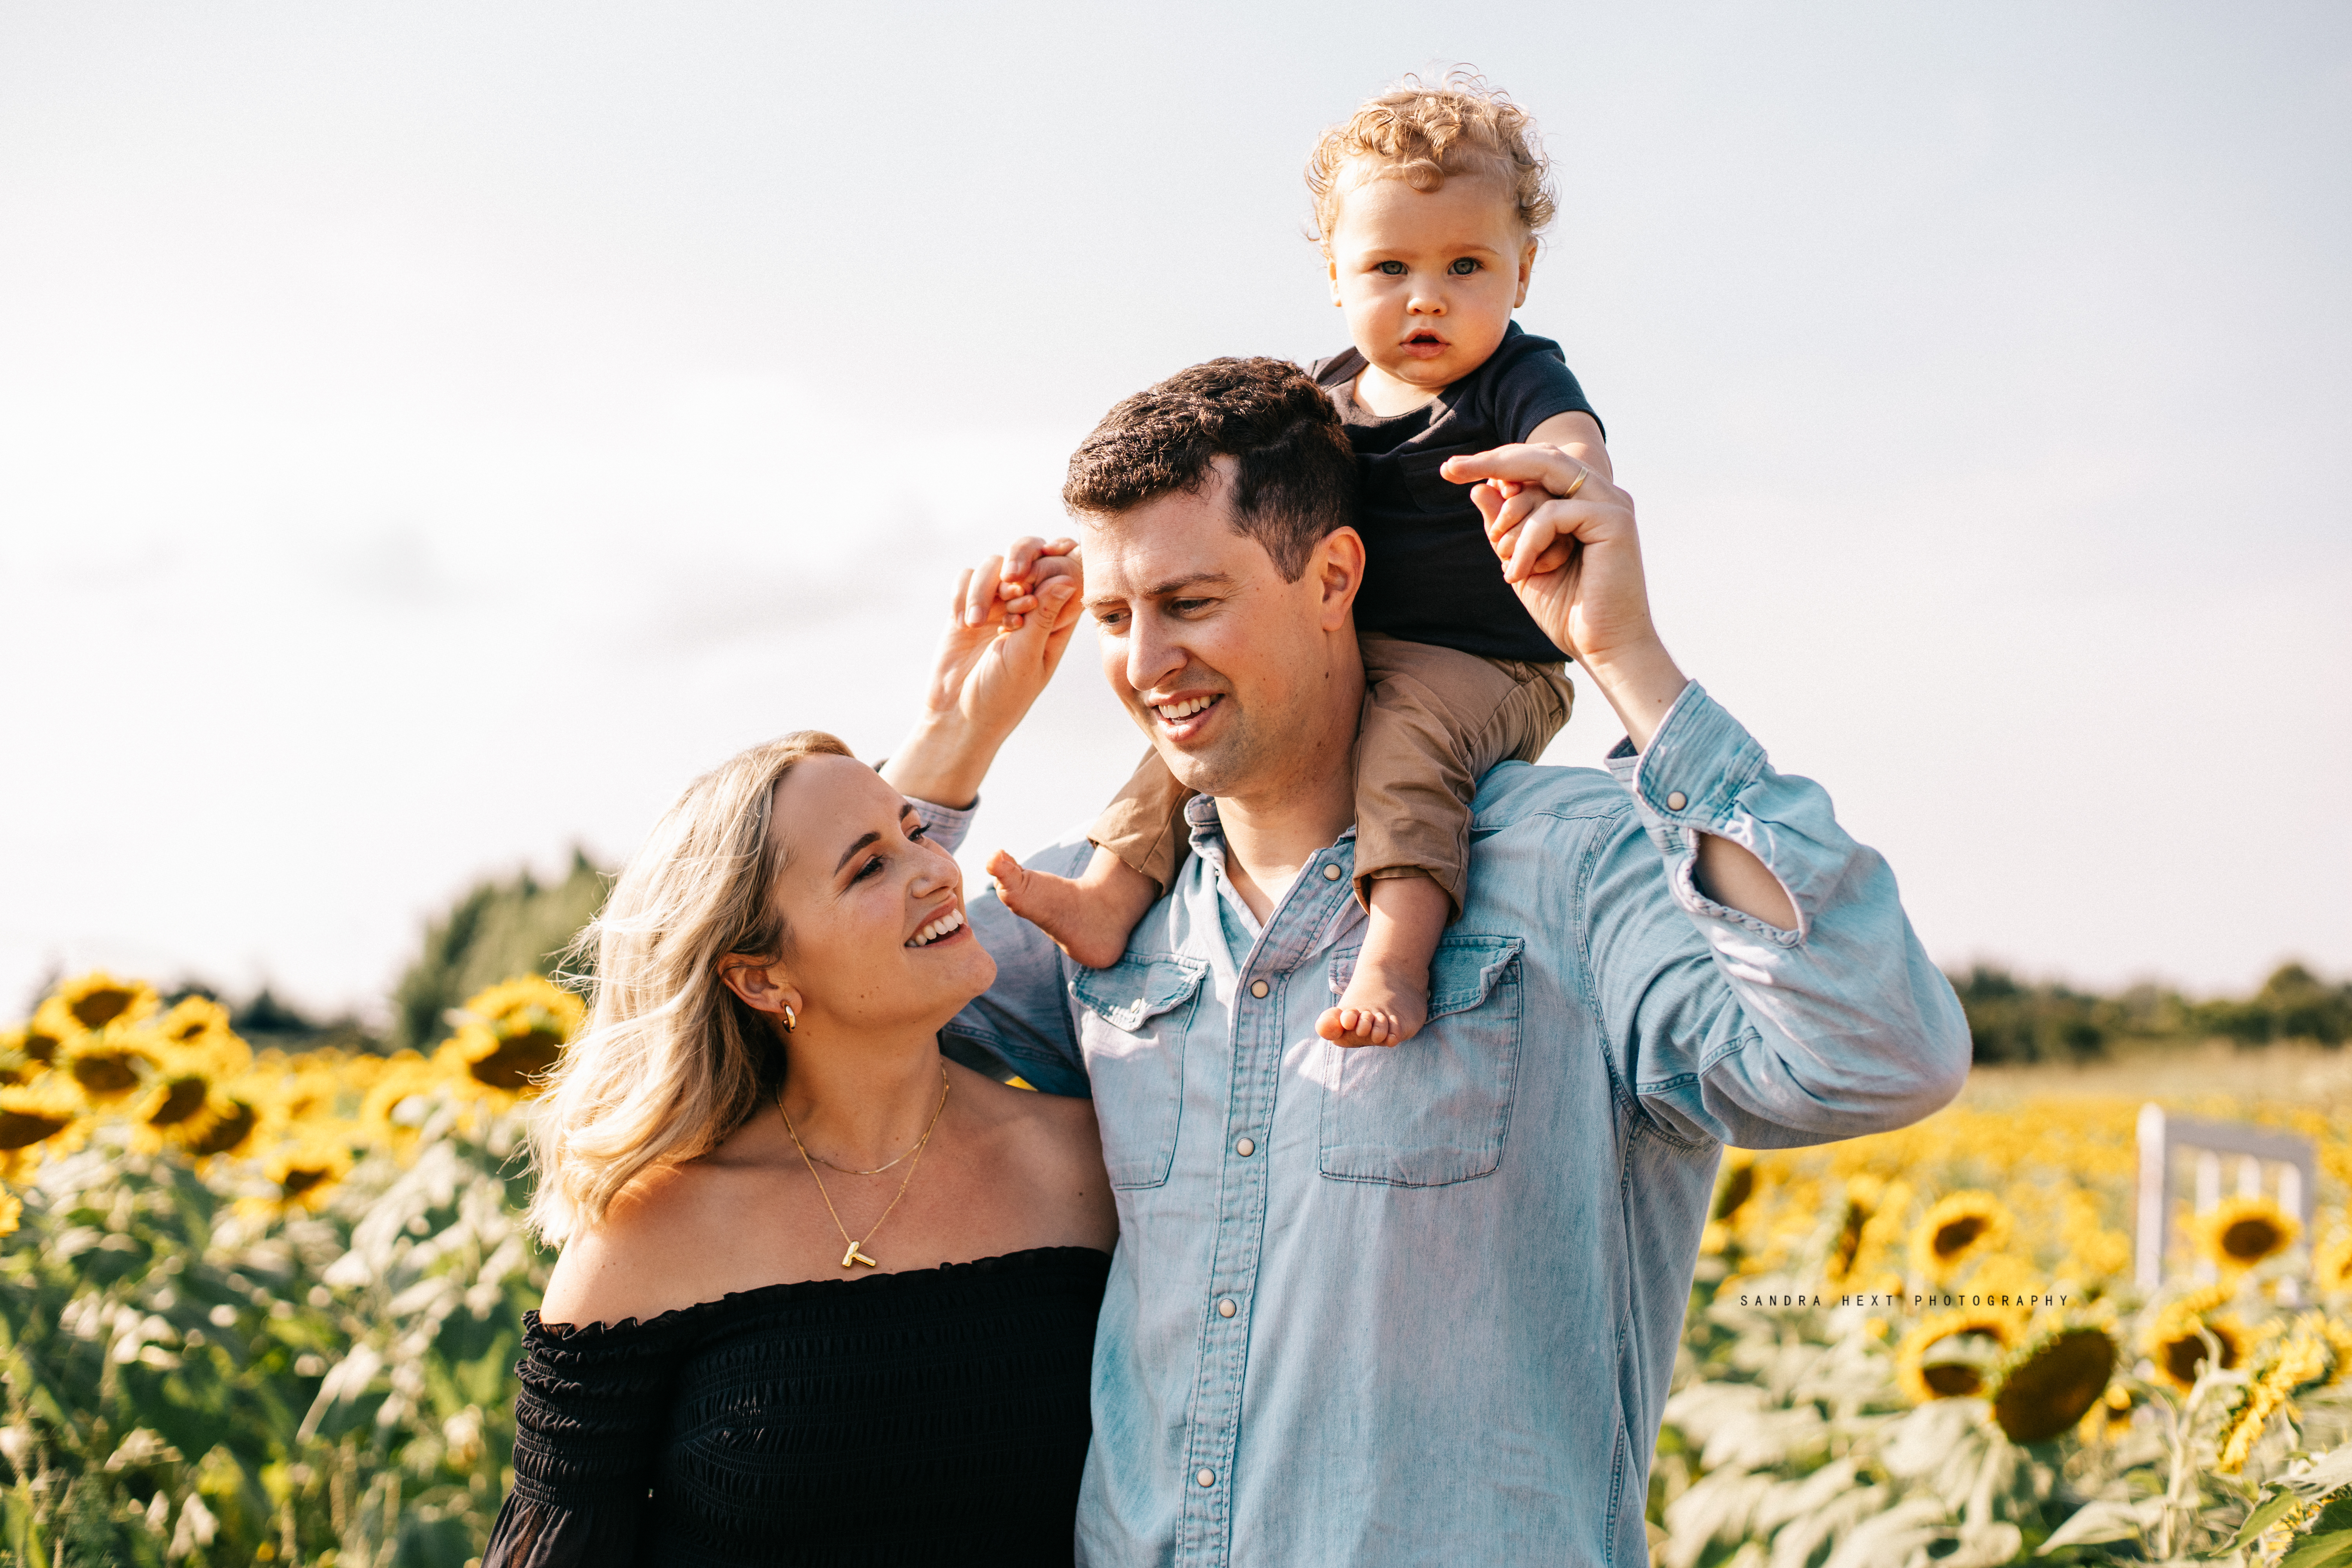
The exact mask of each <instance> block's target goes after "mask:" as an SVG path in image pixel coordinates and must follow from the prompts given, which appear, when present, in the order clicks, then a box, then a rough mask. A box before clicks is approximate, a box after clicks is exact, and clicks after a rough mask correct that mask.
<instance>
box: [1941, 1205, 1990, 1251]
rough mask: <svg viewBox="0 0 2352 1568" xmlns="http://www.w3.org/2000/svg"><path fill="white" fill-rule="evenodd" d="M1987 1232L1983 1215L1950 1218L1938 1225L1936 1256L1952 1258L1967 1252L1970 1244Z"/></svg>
mask: <svg viewBox="0 0 2352 1568" xmlns="http://www.w3.org/2000/svg"><path fill="white" fill-rule="evenodd" d="M1984 1233H1985V1219H1984V1216H1983V1215H1973V1214H1972V1215H1963V1216H1961V1217H1960V1218H1958V1219H1955V1220H1948V1221H1946V1222H1945V1223H1944V1224H1942V1225H1940V1226H1937V1227H1936V1256H1937V1257H1938V1258H1952V1257H1956V1256H1958V1254H1960V1253H1962V1252H1965V1251H1967V1250H1968V1248H1969V1244H1970V1243H1971V1242H1973V1241H1975V1240H1976V1238H1977V1237H1980V1236H1982V1235H1983V1234H1984Z"/></svg>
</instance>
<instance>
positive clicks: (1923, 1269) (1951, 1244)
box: [1911, 1192, 2010, 1280]
mask: <svg viewBox="0 0 2352 1568" xmlns="http://www.w3.org/2000/svg"><path fill="white" fill-rule="evenodd" d="M2009 1232H2010V1216H2009V1209H2008V1206H2007V1205H2004V1204H2003V1203H2002V1202H2001V1201H2000V1199H1999V1198H1997V1197H1995V1196H1993V1195H1992V1194H1990V1193H1985V1192H1965V1193H1954V1194H1951V1195H1950V1196H1949V1197H1948V1198H1946V1199H1944V1200H1943V1201H1942V1202H1941V1203H1939V1204H1937V1205H1936V1206H1935V1207H1934V1208H1932V1209H1929V1210H1928V1211H1927V1218H1926V1219H1923V1220H1921V1221H1920V1222H1919V1228H1918V1229H1916V1230H1915V1231H1913V1232H1912V1233H1911V1264H1912V1267H1913V1268H1916V1269H1917V1270H1918V1271H1919V1272H1920V1273H1921V1274H1924V1275H1926V1276H1927V1278H1928V1279H1936V1280H1945V1279H1950V1278H1951V1277H1952V1276H1953V1275H1954V1274H1956V1273H1958V1271H1959V1269H1960V1267H1961V1265H1963V1264H1965V1263H1967V1262H1968V1261H1969V1259H1970V1258H1975V1257H1977V1256H1979V1254H1982V1253H1987V1252H1999V1251H2000V1249H2001V1248H2002V1247H2006V1246H2008V1245H2009Z"/></svg>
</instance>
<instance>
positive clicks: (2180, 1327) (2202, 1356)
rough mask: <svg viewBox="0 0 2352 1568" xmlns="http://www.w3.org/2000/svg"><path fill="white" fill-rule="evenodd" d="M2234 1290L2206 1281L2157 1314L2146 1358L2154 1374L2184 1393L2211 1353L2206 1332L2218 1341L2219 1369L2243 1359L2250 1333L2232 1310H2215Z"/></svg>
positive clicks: (2224, 1369)
mask: <svg viewBox="0 0 2352 1568" xmlns="http://www.w3.org/2000/svg"><path fill="white" fill-rule="evenodd" d="M2236 1293H2237V1292H2236V1290H2235V1289H2234V1288H2233V1287H2231V1286H2228V1285H2209V1286H2207V1287H2205V1288H2204V1289H2201V1290H2191V1291H2189V1293H2188V1294H2187V1295H2184V1296H2180V1297H2177V1298H2175V1299H2174V1300H2173V1301H2172V1303H2171V1305H2169V1306H2168V1307H2166V1308H2165V1309H2164V1310H2163V1311H2162V1312H2160V1313H2158V1315H2157V1319H2156V1321H2155V1323H2154V1324H2153V1325H2152V1326H2151V1327H2150V1328H2149V1330H2148V1334H2147V1353H2148V1359H2149V1360H2151V1361H2153V1362H2154V1363H2156V1374H2157V1376H2158V1377H2160V1378H2162V1379H2164V1380H2165V1381H2166V1382H2167V1383H2169V1384H2172V1385H2173V1386H2174V1387H2175V1388H2178V1389H2179V1390H2180V1391H2181V1392H2182V1393H2184V1394H2185V1393H2187V1392H2188V1391H2189V1389H2191V1388H2193V1387H2195V1386H2196V1384H2197V1373H2199V1371H2200V1370H2201V1369H2202V1367H2203V1366H2204V1363H2206V1362H2207V1361H2208V1360H2210V1359H2211V1356H2212V1353H2213V1352H2212V1351H2211V1350H2210V1349H2209V1348H2208V1347H2207V1345H2206V1343H2205V1333H2210V1334H2211V1335H2212V1336H2213V1338H2214V1339H2216V1340H2217V1341H2219V1342H2221V1370H2222V1371H2224V1372H2227V1371H2230V1370H2231V1369H2233V1368H2235V1367H2236V1366H2237V1364H2238V1363H2240V1362H2241V1361H2243V1360H2244V1359H2245V1354H2246V1349H2247V1347H2248V1346H2249V1345H2250V1344H2251V1343H2252V1339H2253V1336H2252V1333H2251V1332H2250V1331H2248V1329H2247V1328H2246V1325H2245V1324H2244V1322H2242V1321H2240V1320H2239V1319H2238V1317H2237V1316H2236V1315H2235V1314H2232V1313H2224V1312H2220V1311H2217V1310H2216V1309H2218V1308H2220V1307H2221V1305H2222V1304H2223V1303H2224V1302H2226V1301H2228V1300H2230V1299H2231V1297H2232V1296H2234V1295H2235V1294H2236ZM2200 1330H2202V1331H2204V1332H2200Z"/></svg>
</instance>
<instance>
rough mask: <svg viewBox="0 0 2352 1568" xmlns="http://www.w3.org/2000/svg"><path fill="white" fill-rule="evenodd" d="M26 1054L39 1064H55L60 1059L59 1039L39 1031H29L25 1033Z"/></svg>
mask: <svg viewBox="0 0 2352 1568" xmlns="http://www.w3.org/2000/svg"><path fill="white" fill-rule="evenodd" d="M25 1054H26V1056H28V1057H30V1058H33V1059H34V1060H35V1061H37V1062H53V1061H55V1060H57V1059H58V1037H56V1036H55V1035H45V1034H43V1033H41V1032H40V1031H39V1030H38V1029H27V1030H26V1031H25Z"/></svg>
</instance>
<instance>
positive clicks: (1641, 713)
mask: <svg viewBox="0 0 2352 1568" xmlns="http://www.w3.org/2000/svg"><path fill="white" fill-rule="evenodd" d="M1443 471H1444V475H1445V477H1446V478H1447V479H1452V480H1453V481H1454V483H1456V484H1475V489H1472V490H1471V492H1470V497H1471V500H1474V501H1475V502H1476V503H1477V507H1478V511H1479V515H1480V516H1482V517H1484V518H1485V519H1486V537H1487V538H1488V539H1489V540H1491V541H1493V542H1494V543H1495V546H1496V552H1497V553H1498V554H1502V555H1504V556H1506V557H1507V559H1508V560H1509V566H1508V568H1507V571H1506V575H1507V577H1509V579H1510V582H1511V586H1512V587H1513V588H1515V589H1517V592H1518V595H1519V602H1520V603H1521V604H1523V605H1526V606H1527V607H1528V614H1529V615H1530V616H1534V617H1535V622H1536V625H1538V626H1541V627H1542V628H1543V629H1544V633H1545V635H1546V636H1548V637H1550V638H1551V640H1552V641H1553V642H1555V643H1557V644H1558V645H1559V647H1561V648H1563V649H1564V650H1566V651H1567V653H1568V654H1569V656H1570V658H1574V659H1575V660H1576V662H1577V663H1579V664H1580V665H1582V666H1583V667H1584V668H1585V670H1586V672H1587V673H1589V674H1590V675H1591V677H1592V679H1593V681H1594V683H1595V684H1597V685H1598V686H1599V687H1600V688H1601V695H1602V696H1604V697H1606V698H1608V699H1609V704H1610V706H1611V707H1612V708H1614V709H1616V710H1617V716H1618V718H1619V719H1621V720H1622V721H1624V724H1625V731H1626V733H1627V734H1629V735H1631V736H1632V737H1633V744H1634V745H1635V746H1637V747H1646V746H1647V745H1648V744H1649V743H1650V737H1651V736H1652V735H1653V734H1654V733H1656V731H1657V727H1658V723H1659V721H1661V720H1663V719H1664V717H1665V716H1666V710H1667V709H1669V708H1671V707H1673V706H1674V702H1675V698H1676V697H1679V696H1680V695H1682V689H1683V686H1684V684H1685V681H1684V679H1683V673H1682V671H1681V670H1679V669H1677V668H1675V663H1674V660H1673V659H1672V658H1669V657H1667V654H1666V650H1665V645H1664V644H1663V643H1661V642H1660V641H1659V640H1658V633H1657V628H1656V627H1655V626H1653V625H1652V624H1651V621H1650V592H1649V587H1648V584H1646V582H1645V581H1644V580H1643V575H1642V541H1641V536H1640V534H1639V533H1638V531H1636V530H1635V528H1634V525H1633V497H1632V496H1629V495H1627V494H1626V493H1625V492H1624V491H1623V490H1622V489H1618V488H1617V485H1616V483H1615V481H1613V480H1612V479H1608V478H1607V477H1606V476H1604V475H1602V474H1601V473H1600V472H1599V471H1597V470H1595V469H1592V468H1587V467H1585V466H1584V465H1583V464H1581V463H1580V462H1578V461H1577V460H1576V459H1575V458H1571V457H1570V456H1569V455H1568V454H1567V453H1565V452H1563V451H1561V450H1560V449H1559V447H1538V446H1532V445H1520V446H1511V447H1496V448H1495V449H1494V450H1493V451H1491V452H1479V453H1475V454H1473V455H1471V456H1469V457H1462V458H1448V459H1447V460H1446V464H1445V467H1444V470H1443ZM1570 490H1574V491H1575V492H1576V493H1575V494H1574V495H1572V496H1571V495H1570V494H1569V492H1570Z"/></svg>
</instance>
